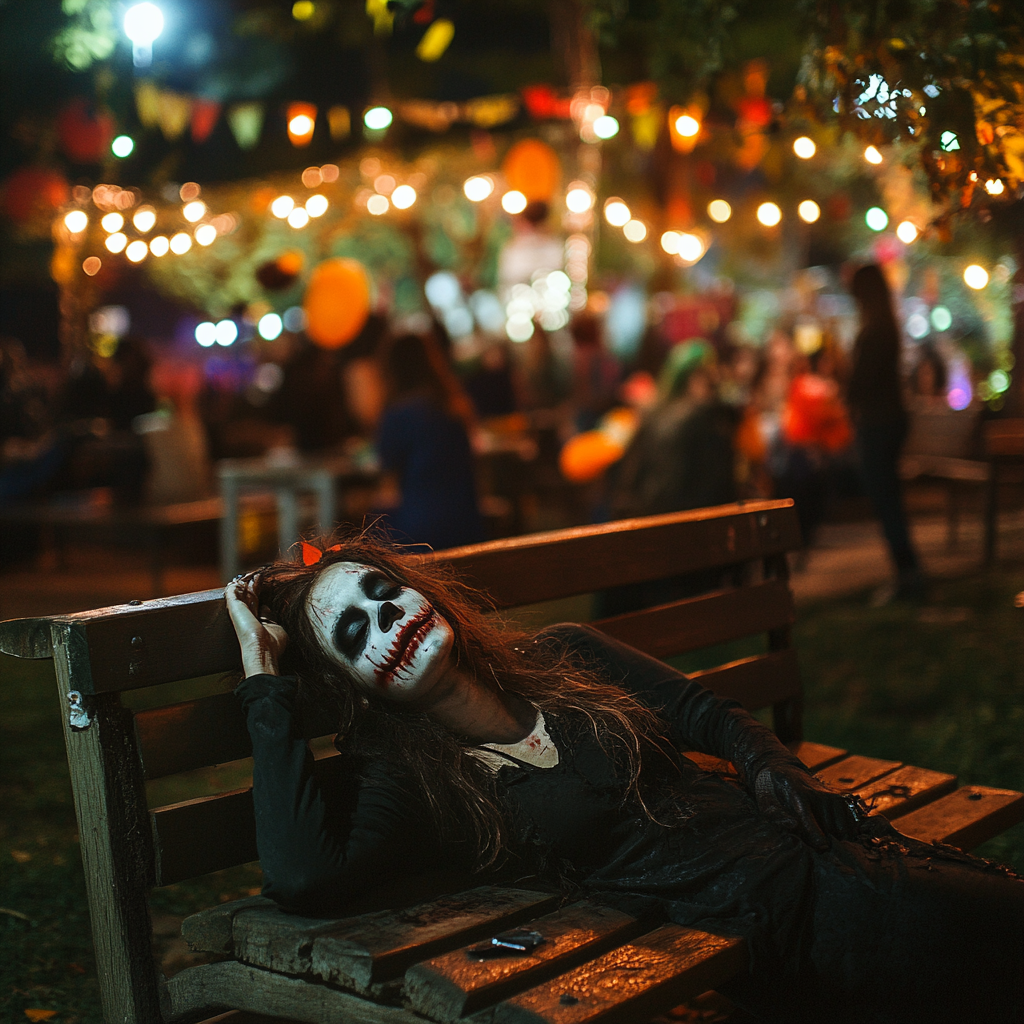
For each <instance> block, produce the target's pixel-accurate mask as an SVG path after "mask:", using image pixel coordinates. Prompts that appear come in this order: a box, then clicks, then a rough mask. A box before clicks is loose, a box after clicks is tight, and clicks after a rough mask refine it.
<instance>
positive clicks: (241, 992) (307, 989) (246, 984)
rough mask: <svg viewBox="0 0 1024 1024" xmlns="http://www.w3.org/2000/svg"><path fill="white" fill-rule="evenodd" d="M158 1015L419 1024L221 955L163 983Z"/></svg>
mask: <svg viewBox="0 0 1024 1024" xmlns="http://www.w3.org/2000/svg"><path fill="white" fill-rule="evenodd" d="M163 1000H164V1007H165V1011H164V1019H165V1020H166V1021H168V1022H173V1021H175V1020H183V1021H194V1020H196V1019H197V1015H198V1014H199V1013H201V1012H202V1011H214V1010H218V1009H226V1008H229V1007H230V1008H232V1009H236V1010H242V1011H244V1012H246V1013H254V1014H260V1015H263V1014H265V1015H268V1016H272V1017H282V1018H286V1019H287V1020H292V1021H303V1022H305V1024H423V1018H422V1017H417V1016H416V1015H415V1014H414V1013H411V1012H410V1011H409V1010H403V1009H402V1008H401V1007H399V1006H382V1005H381V1004H380V1003H372V1002H370V1001H369V1000H367V999H363V998H362V997H361V996H356V995H353V994H352V993H351V992H343V991H342V990H341V989H338V988H331V987H330V986H328V985H322V984H317V983H316V982H313V981H310V980H309V979H307V978H295V977H290V976H288V975H286V974H275V973H274V972H273V971H266V970H262V969H260V968H258V967H252V966H251V965H249V964H242V963H238V962H237V961H235V960H226V961H224V962H222V963H216V964H202V965H200V966H199V967H189V968H188V969H187V970H184V971H181V972H179V973H178V974H176V975H175V976H174V977H173V978H171V979H170V981H168V982H167V983H166V984H165V985H164V987H163Z"/></svg>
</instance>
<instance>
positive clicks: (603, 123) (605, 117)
mask: <svg viewBox="0 0 1024 1024" xmlns="http://www.w3.org/2000/svg"><path fill="white" fill-rule="evenodd" d="M591 127H592V128H593V131H594V134H595V135H596V136H597V137H598V138H599V139H611V138H614V137H615V136H616V135H618V134H619V122H618V121H616V120H615V118H614V117H612V116H611V114H602V115H601V116H600V117H599V118H597V119H596V120H595V121H594V123H593V125H592V126H591Z"/></svg>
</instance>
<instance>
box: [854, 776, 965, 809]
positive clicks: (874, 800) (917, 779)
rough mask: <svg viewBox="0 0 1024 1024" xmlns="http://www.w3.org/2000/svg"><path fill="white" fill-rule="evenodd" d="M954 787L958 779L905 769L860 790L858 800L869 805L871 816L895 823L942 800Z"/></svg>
mask: <svg viewBox="0 0 1024 1024" xmlns="http://www.w3.org/2000/svg"><path fill="white" fill-rule="evenodd" d="M955 786H956V776H955V775H947V774H946V773H945V772H933V771H931V770H930V769H928V768H915V767H913V765H904V766H903V767H902V768H897V769H896V771H894V772H889V774H888V775H883V776H882V777H881V778H880V779H876V780H875V781H874V782H869V783H868V784H867V785H866V786H861V787H860V788H859V789H858V790H857V796H859V797H860V798H861V800H863V801H864V802H865V803H866V804H867V805H868V809H869V810H870V811H871V813H872V814H883V815H885V817H886V818H889V819H890V820H892V819H893V818H899V817H901V816H902V815H904V814H907V813H909V812H910V811H913V810H914V809H916V808H918V807H920V806H921V805H922V804H926V803H929V802H930V801H932V800H935V799H936V798H937V797H940V796H943V795H944V794H946V793H948V792H949V791H950V790H952V789H953V788H955Z"/></svg>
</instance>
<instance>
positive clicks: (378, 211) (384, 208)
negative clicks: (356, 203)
mask: <svg viewBox="0 0 1024 1024" xmlns="http://www.w3.org/2000/svg"><path fill="white" fill-rule="evenodd" d="M390 206H391V204H390V203H389V202H388V197H387V196H382V195H380V194H377V195H373V196H370V198H369V199H367V200H366V212H367V213H371V214H373V216H374V217H380V216H381V215H382V214H385V213H387V212H388V209H389V207H390Z"/></svg>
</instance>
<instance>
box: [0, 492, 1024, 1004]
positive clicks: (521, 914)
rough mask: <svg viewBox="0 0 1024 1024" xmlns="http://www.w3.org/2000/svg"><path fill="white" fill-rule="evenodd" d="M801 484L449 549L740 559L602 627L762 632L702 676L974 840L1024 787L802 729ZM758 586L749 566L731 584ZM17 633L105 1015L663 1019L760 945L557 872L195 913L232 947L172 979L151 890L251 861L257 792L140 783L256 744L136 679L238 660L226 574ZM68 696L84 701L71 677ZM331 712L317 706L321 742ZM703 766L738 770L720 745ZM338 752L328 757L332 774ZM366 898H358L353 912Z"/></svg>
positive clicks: (665, 633)
mask: <svg viewBox="0 0 1024 1024" xmlns="http://www.w3.org/2000/svg"><path fill="white" fill-rule="evenodd" d="M798 544H799V537H798V527H797V519H796V514H795V511H794V509H793V507H792V502H789V501H774V502H747V503H742V504H738V505H726V506H721V507H718V508H711V509H699V510H695V511H692V512H681V513H675V514H672V515H665V516H652V517H649V518H645V519H634V520H626V521H622V522H618V523H610V524H606V525H602V526H594V527H583V528H579V529H573V530H562V531H556V532H552V533H546V534H537V535H533V536H528V537H520V538H516V539H512V540H504V541H495V542H492V543H489V544H480V545H475V546H473V547H468V548H461V549H457V550H454V551H447V552H442V553H440V554H437V555H426V556H420V557H423V558H428V559H438V560H444V561H446V562H449V563H451V564H452V565H453V566H454V567H455V568H456V570H458V571H459V572H460V573H461V574H462V575H463V577H465V578H466V579H467V580H468V581H469V582H471V583H473V584H475V585H476V586H478V587H480V588H481V589H483V590H485V591H487V592H488V593H489V594H490V595H491V596H492V598H493V599H494V601H495V603H496V605H497V606H498V607H499V608H514V607H517V606H523V605H531V604H536V603H538V602H542V601H549V600H554V599H557V598H564V597H568V596H572V595H577V594H588V593H592V592H595V591H599V590H602V589H605V588H608V587H613V586H621V585H624V584H630V583H639V582H646V581H652V580H657V579H663V578H667V577H672V576H677V575H679V574H682V573H689V572H702V571H706V570H711V569H715V568H723V569H724V568H727V567H728V568H729V569H730V570H731V571H730V573H729V578H730V579H731V580H732V581H733V582H732V584H731V585H729V586H727V587H724V588H723V589H721V590H717V591H714V592H712V593H708V594H703V595H701V596H699V597H693V598H688V599H686V600H682V601H676V602H673V603H672V604H668V605H662V606H660V607H656V608H651V609H647V610H644V611H638V612H631V613H629V614H625V615H620V616H616V617H615V618H611V619H605V620H603V621H601V622H597V623H594V625H596V626H597V627H598V628H600V629H603V630H605V631H606V632H608V633H609V634H611V635H613V636H615V637H617V638H619V639H621V640H624V641H625V642H627V643H629V644H632V645H633V646H635V647H638V648H640V649H641V650H644V651H646V652H647V653H649V654H652V655H654V656H655V657H670V656H673V655H677V654H682V653H685V652H688V651H693V650H697V649H699V648H706V647H711V646H714V645H717V644H721V643H726V642H729V641H731V640H736V639H739V638H743V637H749V636H755V635H762V636H764V637H765V638H766V639H765V644H764V648H765V649H764V651H763V653H760V654H756V655H753V656H751V657H746V658H742V659H739V660H736V661H732V662H729V663H726V664H722V665H718V666H716V667H714V668H711V669H708V670H706V671H704V672H701V673H699V678H700V679H701V681H702V682H703V683H704V684H705V685H706V686H708V687H709V688H710V689H712V690H714V691H715V692H717V693H719V694H722V695H726V696H729V697H733V698H735V699H737V700H739V701H740V702H741V703H743V704H744V705H745V706H746V707H747V708H749V709H751V710H754V709H758V708H763V707H767V706H771V707H772V709H773V714H774V725H775V730H776V732H777V734H778V735H779V737H780V739H782V740H783V741H784V742H786V743H788V744H789V745H790V747H791V749H792V750H793V751H794V752H795V753H796V754H797V755H798V756H799V757H800V758H801V759H802V760H803V761H804V763H805V764H807V765H808V766H809V767H811V768H813V769H814V770H815V771H817V772H818V774H819V775H820V777H821V778H822V779H824V780H825V781H826V782H828V783H830V784H831V785H833V786H835V787H837V788H839V789H842V790H845V791H847V792H850V793H854V794H856V795H858V796H859V797H861V798H862V799H863V800H864V801H865V803H866V804H867V805H868V807H869V808H870V809H871V810H872V811H873V812H874V813H880V814H885V815H886V816H887V817H889V818H890V819H893V820H894V821H895V825H896V827H897V828H899V829H900V830H901V831H903V832H904V833H905V834H907V835H910V836H914V837H915V838H919V839H923V840H926V841H929V840H943V841H945V842H949V843H953V844H955V845H958V846H961V847H962V848H965V849H969V848H971V847H973V846H976V845H978V844H979V843H981V842H984V841H985V840H986V839H988V838H990V837H991V836H994V835H996V834H998V833H999V832H1001V831H1003V830H1004V829H1006V828H1008V827H1010V826H1011V825H1013V824H1015V823H1016V822H1018V821H1020V820H1021V818H1022V817H1024V794H1021V793H1017V792H1013V791H1010V790H997V789H990V788H986V787H982V786H965V787H962V788H960V789H957V788H956V779H955V778H954V777H953V776H951V775H947V774H943V773H940V772H934V771H930V770H928V769H924V768H916V767H912V766H910V765H903V764H901V763H900V762H898V761H888V760H882V759H879V758H870V757H860V756H857V755H848V754H847V752H846V751H844V750H838V749H836V748H832V747H826V746H823V745H820V744H815V743H811V742H806V741H804V740H803V736H802V729H801V715H800V709H801V686H800V678H799V674H798V670H797V661H796V652H795V651H794V650H793V648H792V645H791V642H790V626H791V624H792V622H793V619H794V609H793V601H792V595H791V593H790V590H789V587H788V584H787V581H786V573H787V569H786V564H787V563H786V552H788V551H791V550H794V549H796V548H797V547H798ZM736 581H741V582H736ZM0 650H2V651H4V652H5V653H8V654H13V655H17V656H19V657H27V658H49V657H52V658H53V659H54V663H55V668H56V675H57V682H58V686H59V688H60V698H61V702H62V707H63V708H64V709H65V714H64V731H65V741H66V744H67V751H68V762H69V765H70V770H71V779H72V785H73V789H74V795H75V808H76V812H77V815H78V822H79V829H80V834H81V847H82V856H83V860H84V862H85V869H86V884H87V893H88V898H89V907H90V912H91V916H92V927H93V938H94V943H95V948H96V959H97V966H98V970H99V977H100V988H101V995H102V999H103V1007H104V1013H105V1016H106V1019H107V1020H108V1021H112V1022H114V1021H116V1022H118V1024H158V1022H172V1021H174V1022H182V1024H185V1022H190V1021H198V1020H202V1019H203V1018H204V1017H207V1016H211V1015H212V1014H214V1013H215V1012H219V1011H222V1010H225V1009H237V1010H242V1011H249V1012H253V1013H260V1014H269V1015H271V1016H278V1017H283V1018H287V1019H289V1020H297V1021H308V1022H310V1024H329V1022H335V1021H338V1022H340V1021H345V1022H351V1024H363V1022H366V1024H371V1022H373V1024H414V1022H417V1021H418V1022H420V1024H422V1021H423V1019H424V1018H427V1019H429V1020H434V1021H438V1022H456V1021H467V1022H468V1021H469V1020H472V1021H473V1022H474V1024H482V1022H483V1021H487V1022H488V1024H519V1022H531V1024H537V1022H550V1024H583V1022H591V1021H606V1020H609V1021H610V1020H644V1019H646V1018H649V1017H650V1016H653V1015H654V1014H657V1013H661V1012H663V1011H664V1010H666V1009H668V1008H670V1007H672V1006H674V1005H677V1004H678V1003H679V1002H682V1001H683V1000H685V999H687V998H690V997H692V996H695V995H697V994H699V993H701V992H703V991H706V990H707V989H711V988H714V987H716V986H718V985H721V984H724V983H725V982H726V981H727V980H728V979H729V978H730V977H733V976H734V975H735V974H737V973H738V972H740V971H741V970H742V969H743V967H744V965H745V962H746V955H747V954H746V950H745V948H744V943H743V940H742V939H739V938H728V937H721V936H715V935H710V934H707V933H704V932H700V931H697V930H695V929H691V928H684V927H680V926H678V925H674V924H663V923H661V922H658V921H651V920H645V919H641V918H636V917H633V916H631V915H630V914H628V913H625V912H623V911H621V910H617V909H612V908H610V907H606V906H602V905H600V904H598V903H595V902H592V901H582V902H578V903H574V904H571V905H568V906H561V907H560V906H559V899H558V896H557V894H555V893H552V892H547V891H542V890H540V889H538V890H534V889H531V888H508V887H502V886H493V885H484V886H481V885H479V884H475V883H474V882H473V881H472V880H469V881H467V880H466V879H465V878H464V877H461V878H460V877H449V878H447V879H443V878H434V879H432V880H428V882H429V886H428V887H427V888H424V887H423V883H422V882H420V883H415V884H411V887H410V888H409V889H408V890H407V891H402V890H401V888H399V889H397V890H393V891H391V892H380V893H375V894H368V896H367V905H366V906H365V907H359V908H353V913H352V915H351V916H349V917H346V918H340V919H335V920H314V919H306V918H301V917H297V916H294V915H289V914H285V913H284V912H282V911H281V910H280V909H278V908H277V906H276V905H275V904H273V903H272V901H270V900H268V899H266V898H264V897H261V896H253V897H250V898H248V899H243V900H239V901H235V902H232V903H225V904H221V905H218V906H216V907H213V908H211V909H209V910H206V911H203V912H201V913H199V914H195V915H193V916H192V917H190V918H188V919H186V921H185V922H184V924H183V926H182V934H183V937H184V938H185V939H186V940H187V941H188V942H189V944H190V946H191V947H192V948H193V949H197V950H202V951H205V952H207V953H208V954H210V955H211V956H213V957H219V958H221V959H220V960H219V961H218V962H213V963H207V964H203V965H200V966H195V967H190V968H187V969H185V970H183V971H181V972H180V973H179V974H177V975H175V976H174V977H173V978H171V979H170V980H169V981H168V980H166V979H162V978H161V977H160V976H159V973H158V968H157V965H156V963H155V961H154V959H153V956H152V954H151V952H150V931H151V929H150V920H149V911H148V904H147V895H148V892H149V890H150V889H151V888H152V887H153V886H162V885H168V884H171V883H173V882H178V881H182V880H185V879H188V878H193V877H196V876H199V875H203V874H206V873H208V872H211V871H215V870H218V869H221V868H226V867H230V866H233V865H237V864H242V863H246V862H249V861H252V860H253V859H255V857H256V836H255V826H254V821H253V804H252V792H251V790H250V789H249V788H242V789H237V790H234V791H231V792H225V793H219V794H216V795H214V796H210V797H203V798H199V799H194V800H187V801H184V802H182V803H178V804H171V805H168V806H162V807H154V808H147V806H146V793H145V783H146V781H147V780H152V779H157V778H162V777H167V776H171V775H175V774H178V773H181V772H187V771H191V770H194V769H198V768H205V767H209V766H212V765H216V764H222V763H225V762H228V761H234V760H237V759H239V758H244V757H247V756H249V754H250V753H251V745H250V742H249V736H248V733H247V730H246V727H245V723H244V721H243V718H242V714H241V711H240V709H239V707H238V705H237V702H236V700H235V698H234V697H233V695H232V694H231V693H230V692H229V690H228V689H227V687H225V691H224V692H221V693H216V694H214V695H213V696H208V697H203V698H200V699H196V700H190V701H185V702H181V703H175V704H168V705H164V706H158V707H155V708H150V709H148V710H145V711H139V712H137V713H133V712H132V711H131V710H130V709H129V708H127V707H125V706H124V703H123V702H122V694H124V693H126V692H127V691H133V690H139V689H143V688H150V687H156V686H159V685H161V684H164V683H169V682H174V681H178V680H185V679H194V678H197V677H200V676H208V675H211V674H215V673H220V672H230V671H232V670H237V669H238V668H239V653H238V644H237V641H236V639H235V635H234V632H233V630H232V628H231V624H230V622H229V621H228V617H227V613H226V609H225V606H224V601H223V597H222V594H221V592H220V591H208V592H205V593H199V594H185V595H182V596H180V597H174V598H165V599H159V600H154V601H147V602H143V603H136V602H133V603H132V604H130V605H120V606H117V607H113V608H105V609H99V610H97V611H91V612H82V613H80V614H76V615H66V616H55V617H52V618H47V619H22V620H12V621H10V622H5V623H2V624H0ZM72 694H73V696H69V695H72ZM328 731H329V723H327V722H315V721H311V722H306V723H305V732H306V735H307V736H309V737H310V738H314V737H318V736H322V735H324V734H325V733H326V732H328ZM689 756H691V757H692V758H693V759H694V760H695V761H697V762H698V763H700V764H702V765H703V766H704V767H706V768H709V769H711V770H719V771H723V772H729V771H730V770H731V765H729V764H727V763H726V762H722V761H719V760H717V759H715V758H712V757H708V756H706V755H701V754H696V753H694V754H691V755H689ZM332 760H333V757H331V756H328V757H325V758H322V759H321V760H319V761H318V762H317V764H318V771H321V772H323V773H325V776H326V775H327V774H329V773H330V770H331V761H332ZM357 911H358V912H357ZM513 928H524V929H527V930H530V931H536V932H538V933H539V934H540V935H542V936H543V937H544V941H543V942H542V943H540V944H539V945H537V946H536V947H535V948H533V949H531V950H529V951H524V952H523V954H522V955H518V956H510V957H498V958H493V959H486V960H483V961H481V960H479V959H477V958H473V957H470V956H467V953H466V951H467V949H468V948H469V947H471V946H473V945H475V944H477V943H480V942H481V941H483V940H486V939H488V938H490V937H491V936H494V935H495V934H496V933H499V932H502V931H505V930H508V929H513Z"/></svg>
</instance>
